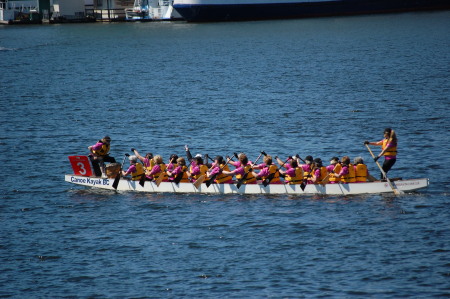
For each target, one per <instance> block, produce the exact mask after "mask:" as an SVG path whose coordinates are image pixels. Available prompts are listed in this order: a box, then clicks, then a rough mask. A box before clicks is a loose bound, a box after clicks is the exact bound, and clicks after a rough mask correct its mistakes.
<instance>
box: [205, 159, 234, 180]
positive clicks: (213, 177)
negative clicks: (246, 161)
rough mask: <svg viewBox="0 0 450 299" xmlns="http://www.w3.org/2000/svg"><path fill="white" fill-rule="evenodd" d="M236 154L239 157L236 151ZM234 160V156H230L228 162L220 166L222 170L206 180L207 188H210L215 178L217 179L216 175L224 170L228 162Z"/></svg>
mask: <svg viewBox="0 0 450 299" xmlns="http://www.w3.org/2000/svg"><path fill="white" fill-rule="evenodd" d="M234 156H235V157H237V154H236V153H234ZM232 160H233V158H231V157H230V158H228V159H227V163H225V164H224V165H223V166H222V167H220V171H219V172H217V173H215V174H213V176H212V177H210V178H209V180H207V181H206V188H209V186H211V184H212V183H214V180H215V179H216V177H217V176H218V175H219V173H221V172H222V170H223V169H224V168H225V166H227V164H228V163H230V161H232Z"/></svg>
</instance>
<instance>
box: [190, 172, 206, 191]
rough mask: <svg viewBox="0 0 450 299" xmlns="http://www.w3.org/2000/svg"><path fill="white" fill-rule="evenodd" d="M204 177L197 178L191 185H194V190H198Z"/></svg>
mask: <svg viewBox="0 0 450 299" xmlns="http://www.w3.org/2000/svg"><path fill="white" fill-rule="evenodd" d="M205 179H206V177H205V176H204V175H203V174H202V175H201V176H199V177H198V179H197V180H196V181H195V182H194V183H192V184H193V185H194V187H195V188H197V189H198V188H199V187H200V185H201V184H202V183H203V182H204V181H205Z"/></svg>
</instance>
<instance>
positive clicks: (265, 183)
mask: <svg viewBox="0 0 450 299" xmlns="http://www.w3.org/2000/svg"><path fill="white" fill-rule="evenodd" d="M274 176H275V173H271V174H269V176H268V177H267V178H266V179H265V180H264V181H263V185H264V187H267V185H269V184H270V182H271V181H272V179H273V177H274Z"/></svg>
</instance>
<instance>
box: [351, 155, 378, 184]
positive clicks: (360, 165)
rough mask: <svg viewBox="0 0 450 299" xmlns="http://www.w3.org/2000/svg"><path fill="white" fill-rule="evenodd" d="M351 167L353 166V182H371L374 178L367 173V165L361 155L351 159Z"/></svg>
mask: <svg viewBox="0 0 450 299" xmlns="http://www.w3.org/2000/svg"><path fill="white" fill-rule="evenodd" d="M353 167H355V183H365V182H373V181H375V180H376V179H375V178H374V177H373V176H371V175H370V174H369V169H368V168H367V165H366V164H364V160H363V158H361V157H356V158H355V159H353Z"/></svg>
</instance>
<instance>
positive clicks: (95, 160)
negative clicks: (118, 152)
mask: <svg viewBox="0 0 450 299" xmlns="http://www.w3.org/2000/svg"><path fill="white" fill-rule="evenodd" d="M110 148H111V137H109V136H105V137H103V138H102V139H100V140H99V141H98V142H97V143H96V144H94V145H91V146H89V147H88V149H89V151H90V152H91V153H90V154H89V158H90V160H91V163H92V167H93V168H94V173H95V175H96V176H101V175H103V176H105V177H106V166H105V162H110V163H116V159H114V158H113V157H111V156H110V155H109V150H110Z"/></svg>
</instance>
